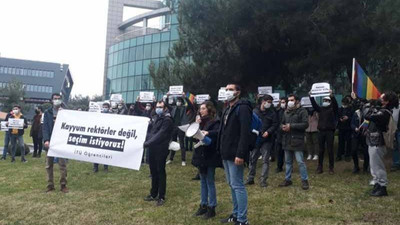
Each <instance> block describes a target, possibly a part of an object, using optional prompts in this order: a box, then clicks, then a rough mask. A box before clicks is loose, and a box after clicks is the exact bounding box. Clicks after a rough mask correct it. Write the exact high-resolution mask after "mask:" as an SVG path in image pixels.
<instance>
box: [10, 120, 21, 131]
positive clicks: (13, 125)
mask: <svg viewBox="0 0 400 225" xmlns="http://www.w3.org/2000/svg"><path fill="white" fill-rule="evenodd" d="M8 127H9V128H14V129H20V130H22V129H24V120H23V119H13V118H8Z"/></svg>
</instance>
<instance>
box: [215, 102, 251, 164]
mask: <svg viewBox="0 0 400 225" xmlns="http://www.w3.org/2000/svg"><path fill="white" fill-rule="evenodd" d="M251 120H252V107H251V104H250V102H249V101H247V100H239V101H238V102H236V103H235V105H233V106H232V107H230V106H229V105H228V107H227V108H226V109H225V110H224V112H223V113H222V117H221V125H220V128H219V132H218V142H217V147H218V151H219V152H220V154H221V157H222V159H223V160H232V161H234V160H235V157H238V158H240V159H244V160H248V157H249V156H248V154H249V149H250V144H251V143H250V135H251V130H250V128H251ZM225 121H226V123H225Z"/></svg>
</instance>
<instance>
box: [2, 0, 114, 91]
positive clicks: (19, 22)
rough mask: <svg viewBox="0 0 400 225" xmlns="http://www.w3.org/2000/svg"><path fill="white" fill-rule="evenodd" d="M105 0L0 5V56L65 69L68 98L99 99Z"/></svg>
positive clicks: (19, 0) (24, 0) (7, 0)
mask: <svg viewBox="0 0 400 225" xmlns="http://www.w3.org/2000/svg"><path fill="white" fill-rule="evenodd" d="M107 8H108V0H0V54H1V57H7V58H17V59H27V60H34V61H44V62H55V63H64V64H69V66H70V70H71V74H72V77H73V79H74V82H75V84H74V87H73V89H72V94H83V95H90V96H92V95H95V94H102V89H103V74H104V73H103V71H104V57H105V43H106V28H107Z"/></svg>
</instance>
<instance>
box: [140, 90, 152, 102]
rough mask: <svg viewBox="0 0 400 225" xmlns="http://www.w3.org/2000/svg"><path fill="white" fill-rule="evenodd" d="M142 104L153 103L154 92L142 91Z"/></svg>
mask: <svg viewBox="0 0 400 225" xmlns="http://www.w3.org/2000/svg"><path fill="white" fill-rule="evenodd" d="M139 98H140V102H153V99H154V92H151V91H141V92H140V93H139Z"/></svg>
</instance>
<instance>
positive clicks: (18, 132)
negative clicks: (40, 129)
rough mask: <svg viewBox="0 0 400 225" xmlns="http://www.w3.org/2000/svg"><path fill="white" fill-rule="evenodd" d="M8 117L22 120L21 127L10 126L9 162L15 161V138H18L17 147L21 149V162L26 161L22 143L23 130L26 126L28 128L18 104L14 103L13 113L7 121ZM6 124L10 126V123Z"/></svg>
mask: <svg viewBox="0 0 400 225" xmlns="http://www.w3.org/2000/svg"><path fill="white" fill-rule="evenodd" d="M10 119H17V120H22V121H23V124H22V127H18V128H13V129H11V128H10V131H9V132H10V141H11V157H12V158H11V162H15V152H16V148H17V140H18V144H19V147H20V149H21V162H23V163H26V162H28V161H27V160H26V159H25V145H24V130H25V129H26V128H28V123H27V122H26V119H25V117H24V115H22V113H21V106H19V105H15V106H14V107H13V115H11V116H10V117H9V118H8V121H10ZM8 126H10V123H9V124H8Z"/></svg>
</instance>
